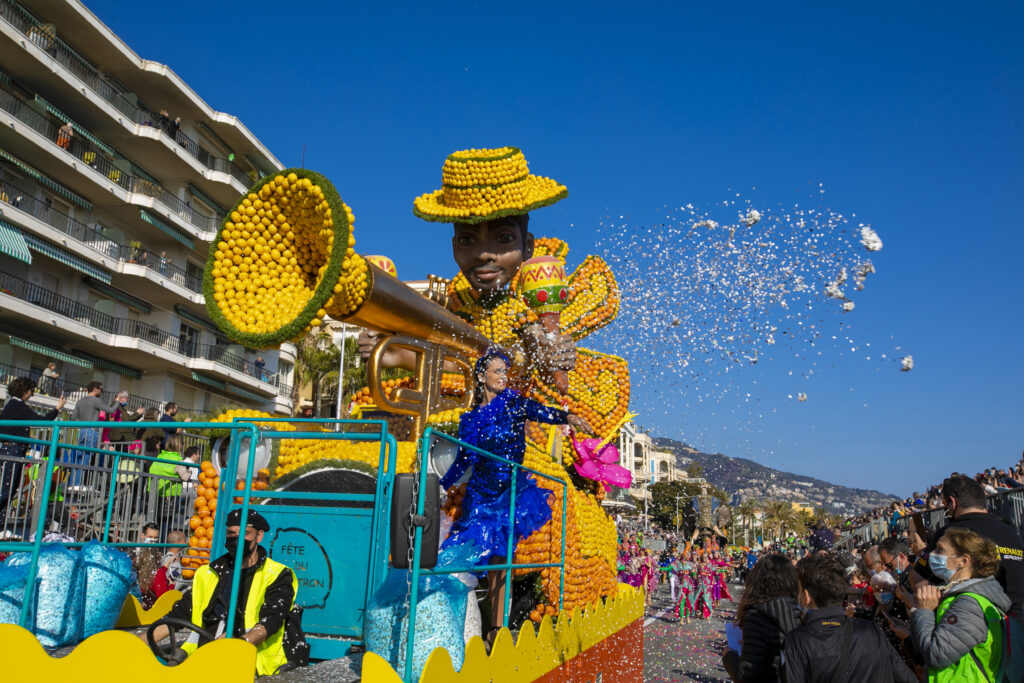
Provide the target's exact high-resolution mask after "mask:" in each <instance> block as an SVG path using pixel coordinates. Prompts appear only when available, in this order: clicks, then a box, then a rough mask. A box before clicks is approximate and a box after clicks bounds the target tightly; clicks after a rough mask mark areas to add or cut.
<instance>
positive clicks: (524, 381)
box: [358, 147, 629, 621]
mask: <svg viewBox="0 0 1024 683" xmlns="http://www.w3.org/2000/svg"><path fill="white" fill-rule="evenodd" d="M441 175H442V187H441V189H439V190H436V191H434V192H430V193H427V194H424V195H422V196H420V197H418V198H416V200H415V201H414V206H413V212H414V213H415V215H416V216H418V217H420V218H422V219H424V220H427V221H430V222H434V223H451V224H453V226H454V234H453V237H452V253H453V256H454V259H455V262H456V264H457V265H458V267H459V269H460V272H459V273H458V275H456V276H455V278H454V279H453V280H452V281H451V283H450V286H449V288H448V293H447V307H448V308H449V309H450V310H451V311H452V312H454V313H455V314H456V315H458V316H460V317H461V318H463V319H464V320H466V321H467V322H469V323H470V324H472V325H473V326H474V327H476V328H477V329H478V330H479V331H480V332H481V333H483V334H484V335H486V336H487V337H488V338H490V339H491V340H492V341H493V342H494V343H495V344H497V345H500V346H503V347H505V348H508V349H511V350H512V352H513V353H512V360H513V366H512V368H511V372H510V377H509V384H510V386H512V387H513V388H515V389H517V390H519V391H520V392H521V393H522V394H523V396H527V397H530V398H532V399H534V400H537V401H539V402H541V403H544V404H547V405H557V406H561V407H562V408H564V409H566V410H567V411H568V412H570V413H575V414H577V415H581V416H584V417H585V418H586V419H587V421H588V422H589V423H590V424H591V425H592V426H593V428H594V429H595V430H596V431H595V432H591V433H590V434H591V435H592V436H596V437H601V436H604V435H606V434H608V433H610V432H611V433H613V432H614V431H615V430H617V429H618V426H619V425H620V424H621V421H622V420H623V419H624V418H625V416H626V415H627V409H628V403H629V373H628V368H627V365H626V362H625V361H624V360H623V359H621V358H618V357H615V356H611V355H608V354H603V353H598V352H595V351H589V350H586V349H577V347H576V344H577V342H578V341H579V340H581V339H583V338H584V337H586V336H587V335H589V334H591V333H592V332H594V331H596V330H598V329H600V328H601V327H603V326H605V325H607V324H608V323H610V322H611V321H612V320H614V318H615V316H616V314H617V312H618V304H619V296H618V286H617V284H616V283H615V278H614V276H613V275H612V272H611V269H610V268H608V266H607V265H606V264H605V263H604V261H602V260H601V259H600V258H598V257H596V256H588V257H587V258H586V259H584V261H583V263H582V264H581V265H580V266H579V267H578V268H576V269H575V271H573V272H572V275H571V276H570V277H569V278H568V282H567V287H566V297H565V308H564V309H563V310H562V312H561V314H560V332H559V333H546V332H545V330H544V329H542V327H541V325H540V324H539V323H538V317H537V314H536V312H534V311H532V310H531V309H530V308H529V306H527V305H526V303H524V302H523V301H522V299H521V298H520V297H519V296H518V295H517V289H518V286H519V279H520V266H522V264H523V262H524V261H525V260H527V259H529V258H531V257H534V256H552V257H554V258H556V259H558V260H559V261H560V262H561V263H562V264H564V263H565V260H566V257H567V254H568V251H569V250H568V246H567V245H566V244H565V243H564V242H562V241H561V240H556V239H550V238H537V239H535V238H534V236H533V235H532V234H531V233H530V232H529V219H530V214H529V212H531V211H533V210H535V209H538V208H540V207H544V206H549V205H551V204H554V203H555V202H558V201H560V200H561V199H564V198H565V197H566V196H567V195H568V190H567V189H566V188H565V186H564V185H561V184H559V183H557V182H555V181H554V180H551V179H549V178H545V177H542V176H537V175H533V174H531V173H530V170H529V168H528V166H527V163H526V158H525V156H524V155H523V153H522V152H521V151H520V150H518V149H516V148H514V147H505V148H499V149H474V150H465V151H461V152H456V153H454V154H451V155H449V156H448V158H447V159H446V160H445V163H444V167H443V169H442V174H441ZM376 342H377V339H376V335H374V334H373V333H364V334H362V335H360V339H359V341H358V344H359V347H360V351H361V353H363V355H364V357H367V356H368V355H369V354H370V352H371V351H372V349H373V347H374V345H375V344H376ZM381 362H382V365H384V366H385V367H404V368H407V369H411V368H412V367H413V362H414V357H413V355H412V354H411V353H408V352H403V351H400V350H393V351H389V352H388V353H386V354H384V356H383V358H382V359H381ZM559 371H567V372H568V392H567V393H566V394H562V393H561V392H559V391H558V390H557V389H556V387H555V382H554V381H553V380H554V375H555V374H556V373H557V372H559ZM552 429H559V428H557V427H556V428H552V427H547V426H545V425H538V424H536V423H532V422H531V423H530V424H528V425H527V429H526V454H525V456H524V464H526V465H527V466H529V467H532V468H534V469H537V470H540V471H542V472H544V473H545V474H549V475H551V476H554V477H557V478H559V479H562V480H563V481H564V482H566V485H567V492H568V496H567V503H566V505H567V509H566V510H565V516H566V521H567V525H566V528H565V529H562V509H561V507H562V504H563V503H562V499H561V491H562V487H561V485H559V484H557V483H554V482H551V481H548V480H540V481H538V485H539V486H540V487H541V488H546V489H548V490H550V491H554V492H556V494H557V495H554V496H551V498H550V500H549V505H550V507H551V511H552V514H551V519H550V521H549V522H548V523H547V524H545V525H544V527H543V528H542V529H540V530H538V531H537V533H536V534H534V535H533V536H531V537H530V538H527V539H525V540H524V541H522V542H521V543H520V544H519V546H518V547H517V549H516V561H517V562H521V563H526V562H530V563H537V562H559V561H561V560H562V559H563V558H562V557H561V538H562V536H563V533H564V535H565V538H566V557H565V558H564V559H565V562H566V581H565V584H566V585H565V594H564V596H562V597H564V609H566V610H572V609H573V608H574V607H577V606H579V607H585V606H587V605H590V604H592V603H593V602H594V601H595V600H597V599H599V598H600V597H607V596H611V595H614V594H615V591H616V586H617V582H616V579H617V566H616V545H615V525H614V522H612V520H611V519H610V518H609V517H608V515H607V513H606V512H605V511H604V510H603V509H602V508H601V501H602V500H603V498H604V495H605V489H604V487H603V486H601V485H600V484H599V483H597V482H583V483H580V482H579V481H578V480H577V481H573V479H572V478H571V477H570V471H569V468H570V466H571V465H572V464H573V462H574V447H573V444H572V442H571V440H569V438H568V436H567V435H564V434H561V433H560V432H552ZM584 524H586V526H587V528H586V529H583V528H582V527H583V525H584ZM530 571H538V570H517V572H516V573H517V574H519V573H527V572H530ZM541 574H542V579H541V581H542V584H543V586H542V587H543V592H544V596H543V599H542V605H541V608H542V609H540V610H539V611H536V610H535V611H534V612H532V613H531V615H530V616H531V618H532V619H534V620H537V621H539V619H540V617H541V616H542V615H543V614H555V613H557V609H558V608H557V606H558V604H559V593H560V586H559V576H558V572H541Z"/></svg>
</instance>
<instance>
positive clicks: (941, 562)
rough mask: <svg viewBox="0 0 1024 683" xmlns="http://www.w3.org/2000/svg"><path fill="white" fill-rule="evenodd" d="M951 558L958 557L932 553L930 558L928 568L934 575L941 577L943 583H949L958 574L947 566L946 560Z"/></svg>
mask: <svg viewBox="0 0 1024 683" xmlns="http://www.w3.org/2000/svg"><path fill="white" fill-rule="evenodd" d="M950 557H956V555H939V554H938V553H932V554H931V555H929V556H928V568H929V569H931V570H932V574H935V576H937V577H939V578H940V579H942V580H943V581H949V580H950V579H952V578H953V575H954V574H956V570H955V569H950V568H949V567H947V566H946V560H948V559H949V558H950Z"/></svg>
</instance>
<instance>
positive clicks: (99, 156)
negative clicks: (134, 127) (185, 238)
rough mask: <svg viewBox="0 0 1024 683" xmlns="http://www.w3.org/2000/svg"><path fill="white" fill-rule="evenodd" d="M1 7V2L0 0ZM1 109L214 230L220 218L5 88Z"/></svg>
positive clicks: (130, 188)
mask: <svg viewBox="0 0 1024 683" xmlns="http://www.w3.org/2000/svg"><path fill="white" fill-rule="evenodd" d="M0 7H3V4H2V3H0ZM0 109H3V110H4V111H6V112H7V113H9V114H11V115H12V116H14V117H16V118H17V119H18V120H19V121H21V122H22V123H24V124H26V125H27V126H29V127H30V128H32V129H33V130H35V131H36V132H38V133H40V134H41V135H43V136H44V137H46V138H47V139H49V140H50V141H51V142H52V143H53V144H54V145H56V146H57V147H60V148H61V149H63V150H64V151H66V152H68V153H69V154H71V155H72V156H74V157H75V158H76V159H78V160H80V161H81V162H82V163H84V164H85V165H86V166H89V167H90V168H92V169H93V170H95V171H97V172H98V173H100V174H101V175H103V176H104V177H106V178H107V179H108V180H110V181H112V182H114V183H115V184H117V185H118V186H120V187H121V188H122V189H124V190H125V191H127V192H134V193H138V194H143V195H146V196H147V197H152V198H154V199H156V200H157V201H158V202H160V203H162V204H164V206H166V207H167V208H168V209H170V210H171V212H173V213H175V214H177V215H178V216H179V217H181V218H182V219H184V220H185V221H187V222H189V223H191V224H192V225H194V226H195V227H197V228H199V229H200V230H203V231H206V232H215V231H216V230H217V226H218V225H219V223H220V219H218V218H216V217H210V216H204V215H203V214H201V213H200V212H199V211H197V210H196V209H194V208H192V207H191V206H189V205H188V204H187V203H186V202H185V201H183V200H182V199H181V198H179V197H177V196H176V195H174V194H172V193H171V192H170V191H168V190H167V189H166V188H165V187H164V186H163V185H161V184H160V183H158V182H156V181H155V180H151V179H150V178H145V177H139V176H137V175H132V173H131V170H136V171H141V169H138V167H137V166H135V165H134V164H133V163H132V162H131V161H130V160H129V159H127V158H126V157H123V156H117V157H114V158H113V159H111V158H109V156H108V154H107V153H106V152H104V151H103V150H101V149H99V148H97V147H96V146H94V145H93V144H92V143H90V142H89V141H88V140H84V139H82V138H81V137H75V136H74V135H73V134H71V135H69V134H67V133H65V132H64V131H62V130H60V126H58V125H57V124H56V123H54V122H53V121H50V120H49V119H48V118H47V117H45V116H43V115H42V114H40V113H39V112H37V111H36V110H34V109H32V108H31V107H29V106H28V105H27V104H25V103H24V102H21V101H20V100H18V98H16V97H15V96H14V95H12V94H10V93H9V92H7V91H5V90H0ZM143 173H144V172H143ZM146 175H148V174H146Z"/></svg>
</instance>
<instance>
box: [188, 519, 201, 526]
mask: <svg viewBox="0 0 1024 683" xmlns="http://www.w3.org/2000/svg"><path fill="white" fill-rule="evenodd" d="M200 524H202V520H200V519H199V518H198V517H192V518H191V519H189V520H188V527H189V528H190V529H195V528H196V527H198V526H199V525H200Z"/></svg>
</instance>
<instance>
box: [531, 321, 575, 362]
mask: <svg viewBox="0 0 1024 683" xmlns="http://www.w3.org/2000/svg"><path fill="white" fill-rule="evenodd" d="M522 339H523V349H524V351H525V352H526V357H527V360H528V362H529V363H530V364H531V365H532V366H533V367H535V368H537V369H538V370H540V371H541V372H542V373H550V372H552V371H554V370H572V369H573V368H575V367H576V342H575V341H573V338H572V337H570V336H569V335H567V334H559V335H555V337H554V338H553V339H552V338H549V337H548V335H546V334H545V333H544V330H542V329H541V327H540V325H538V324H536V323H535V324H533V325H528V326H527V327H525V328H523V334H522Z"/></svg>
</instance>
